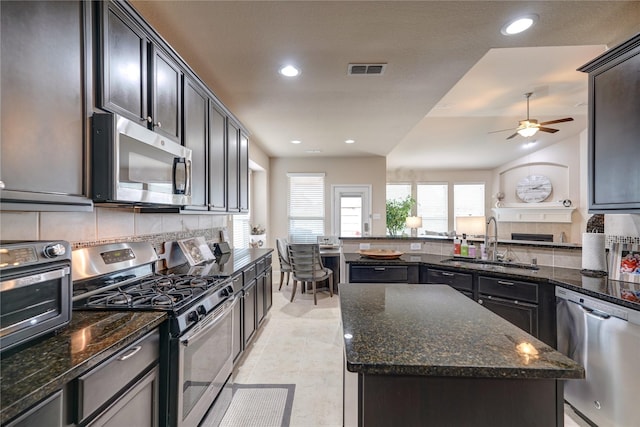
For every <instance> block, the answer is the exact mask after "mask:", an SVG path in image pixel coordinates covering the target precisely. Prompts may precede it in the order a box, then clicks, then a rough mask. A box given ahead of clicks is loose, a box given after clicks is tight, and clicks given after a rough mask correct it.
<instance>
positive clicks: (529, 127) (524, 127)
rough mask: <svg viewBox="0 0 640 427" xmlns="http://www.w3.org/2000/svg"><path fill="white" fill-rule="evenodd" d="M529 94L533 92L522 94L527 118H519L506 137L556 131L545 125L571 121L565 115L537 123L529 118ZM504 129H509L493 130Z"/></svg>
mask: <svg viewBox="0 0 640 427" xmlns="http://www.w3.org/2000/svg"><path fill="white" fill-rule="evenodd" d="M531 95H533V92H527V93H525V94H524V96H526V97H527V119H526V120H520V122H519V124H518V127H517V128H516V131H515V133H514V134H513V135H509V136H508V137H507V139H511V138H514V137H515V136H517V135H520V136H524V137H525V138H527V137H530V136H533V135H535V134H536V133H537V132H538V131H542V132H548V133H556V132H558V129H552V128H548V127H545V126H546V125H553V124H556V123H564V122H570V121H573V117H565V118H564V119H557V120H549V121H548V122H542V123H538V121H537V120H535V119H530V118H529V98H530V97H531ZM505 130H509V129H503V130H499V131H494V132H504V131H505ZM494 132H490V133H494Z"/></svg>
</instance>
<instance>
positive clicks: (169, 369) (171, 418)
mask: <svg viewBox="0 0 640 427" xmlns="http://www.w3.org/2000/svg"><path fill="white" fill-rule="evenodd" d="M157 261H158V257H157V255H156V252H155V250H154V249H153V247H152V246H151V244H149V243H146V242H135V243H117V244H109V245H102V246H94V247H90V248H83V249H78V250H75V251H73V260H72V267H73V307H74V310H161V311H165V312H166V313H167V315H168V325H169V327H168V331H167V333H166V334H164V335H165V336H163V338H162V343H161V349H162V350H161V353H162V354H161V372H162V373H161V376H162V377H161V378H162V380H161V383H160V384H161V385H160V388H161V391H160V394H161V396H160V401H161V405H160V407H161V416H160V421H161V422H160V424H161V425H163V426H177V427H184V426H195V425H198V423H199V422H200V421H201V420H202V419H203V418H204V416H205V415H206V414H207V411H215V412H217V413H218V414H216V415H217V416H214V417H215V418H221V414H223V413H224V411H226V409H227V407H228V404H229V402H230V401H231V384H230V381H231V379H230V377H231V372H232V369H233V354H232V347H233V342H232V326H233V325H232V322H233V316H232V315H231V313H232V311H233V308H234V305H235V304H236V303H237V300H236V299H235V298H234V295H233V287H232V286H231V282H230V280H229V279H228V278H219V277H215V276H197V275H189V274H160V273H158V272H156V271H155V265H156V262H157ZM214 402H215V404H214Z"/></svg>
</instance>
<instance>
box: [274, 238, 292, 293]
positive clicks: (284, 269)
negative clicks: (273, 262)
mask: <svg viewBox="0 0 640 427" xmlns="http://www.w3.org/2000/svg"><path fill="white" fill-rule="evenodd" d="M288 246H289V243H288V242H287V239H280V238H278V239H276V249H277V250H278V261H280V287H279V288H278V290H280V289H282V283H286V284H287V286H288V285H289V277H290V275H291V262H289V249H288V248H287V247H288ZM285 275H286V277H287V279H286V280H284V278H285Z"/></svg>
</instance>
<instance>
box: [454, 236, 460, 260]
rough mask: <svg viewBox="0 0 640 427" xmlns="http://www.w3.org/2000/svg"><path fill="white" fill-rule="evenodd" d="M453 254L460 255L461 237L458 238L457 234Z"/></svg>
mask: <svg viewBox="0 0 640 427" xmlns="http://www.w3.org/2000/svg"><path fill="white" fill-rule="evenodd" d="M453 254H454V255H460V239H458V236H457V235H456V237H455V238H454V239H453Z"/></svg>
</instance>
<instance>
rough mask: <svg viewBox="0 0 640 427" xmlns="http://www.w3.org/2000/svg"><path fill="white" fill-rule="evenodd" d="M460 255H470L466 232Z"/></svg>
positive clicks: (463, 236)
mask: <svg viewBox="0 0 640 427" xmlns="http://www.w3.org/2000/svg"><path fill="white" fill-rule="evenodd" d="M460 255H462V256H469V244H468V243H467V235H466V234H462V243H461V244H460Z"/></svg>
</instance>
